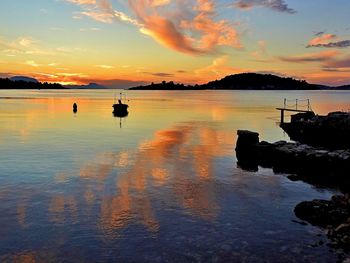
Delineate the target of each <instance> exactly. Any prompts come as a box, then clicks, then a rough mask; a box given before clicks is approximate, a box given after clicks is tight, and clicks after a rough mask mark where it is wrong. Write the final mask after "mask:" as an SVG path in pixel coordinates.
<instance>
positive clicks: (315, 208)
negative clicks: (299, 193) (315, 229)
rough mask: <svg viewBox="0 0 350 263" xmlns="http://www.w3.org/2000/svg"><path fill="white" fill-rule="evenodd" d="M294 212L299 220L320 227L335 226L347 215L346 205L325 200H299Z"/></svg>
mask: <svg viewBox="0 0 350 263" xmlns="http://www.w3.org/2000/svg"><path fill="white" fill-rule="evenodd" d="M294 213H295V215H296V216H297V217H298V218H300V219H301V220H304V221H307V222H309V223H310V224H312V225H316V226H321V227H326V226H328V225H331V226H337V225H339V224H341V223H342V222H343V221H344V220H346V219H347V216H348V211H347V207H346V206H338V205H337V203H334V202H332V201H326V200H313V201H310V202H307V201H305V202H301V203H300V204H298V205H297V206H296V207H295V209H294Z"/></svg>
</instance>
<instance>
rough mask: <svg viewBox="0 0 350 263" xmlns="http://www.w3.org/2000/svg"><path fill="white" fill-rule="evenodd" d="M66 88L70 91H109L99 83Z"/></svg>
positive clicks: (67, 86)
mask: <svg viewBox="0 0 350 263" xmlns="http://www.w3.org/2000/svg"><path fill="white" fill-rule="evenodd" d="M64 87H66V88H68V89H107V87H105V86H102V85H100V84H97V83H89V84H87V85H65V86H64Z"/></svg>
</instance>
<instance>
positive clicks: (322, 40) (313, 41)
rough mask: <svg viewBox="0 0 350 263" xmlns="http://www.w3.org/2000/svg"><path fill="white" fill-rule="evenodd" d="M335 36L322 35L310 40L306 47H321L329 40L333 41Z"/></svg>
mask: <svg viewBox="0 0 350 263" xmlns="http://www.w3.org/2000/svg"><path fill="white" fill-rule="evenodd" d="M336 37H337V36H336V35H333V34H324V35H321V36H318V37H315V38H313V39H311V40H310V41H309V43H308V45H307V46H308V47H312V46H316V45H322V44H326V43H328V42H329V41H330V40H332V39H335V38H336Z"/></svg>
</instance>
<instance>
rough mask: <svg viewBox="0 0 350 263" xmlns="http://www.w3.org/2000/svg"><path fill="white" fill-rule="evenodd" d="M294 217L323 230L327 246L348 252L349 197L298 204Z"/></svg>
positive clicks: (349, 249) (349, 230)
mask: <svg viewBox="0 0 350 263" xmlns="http://www.w3.org/2000/svg"><path fill="white" fill-rule="evenodd" d="M294 213H295V215H296V216H297V217H298V218H299V219H301V220H303V221H306V222H308V223H310V224H312V225H314V226H318V227H321V228H323V229H325V232H326V235H327V237H328V238H329V239H330V243H329V246H330V247H333V248H335V249H337V248H340V249H343V250H344V251H345V252H347V253H349V252H350V195H349V194H344V195H334V196H333V197H332V199H331V200H318V199H316V200H313V201H305V202H301V203H300V204H298V205H297V206H296V207H295V209H294Z"/></svg>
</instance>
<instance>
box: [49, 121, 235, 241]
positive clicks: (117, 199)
mask: <svg viewBox="0 0 350 263" xmlns="http://www.w3.org/2000/svg"><path fill="white" fill-rule="evenodd" d="M233 140H234V139H233V136H232V134H231V133H227V132H224V131H217V130H216V129H215V128H208V127H206V124H205V125H203V123H202V124H201V123H195V122H193V123H186V124H183V125H179V126H176V127H174V128H171V129H164V130H160V131H158V132H156V133H155V136H154V138H153V139H151V140H147V141H144V142H143V143H141V144H140V146H139V148H138V150H137V151H136V152H134V153H133V152H126V151H123V152H120V153H104V154H101V155H99V156H97V158H96V159H95V160H93V161H91V162H88V163H86V164H85V165H84V166H82V167H81V169H80V172H79V175H80V178H81V179H82V181H81V184H82V185H80V186H83V187H85V188H86V190H84V193H85V194H84V200H85V202H86V205H88V206H93V205H94V203H95V202H96V200H97V199H96V198H97V196H101V204H100V213H101V215H100V221H99V223H98V225H99V227H100V229H101V230H102V231H103V233H104V234H105V235H106V236H110V237H112V236H113V233H114V232H113V231H115V230H118V229H122V228H124V227H126V226H127V225H129V224H130V223H131V222H139V223H140V224H142V225H144V226H145V227H146V228H147V229H148V230H149V231H151V232H156V231H157V230H158V228H159V225H160V223H159V222H158V220H157V218H156V217H155V213H154V208H153V201H154V200H152V192H153V191H154V190H155V188H158V187H167V188H170V189H171V191H172V193H171V197H170V200H164V201H165V202H169V204H174V202H175V204H177V206H180V207H183V208H185V209H186V210H187V211H188V212H189V213H190V214H192V215H194V216H199V217H202V218H204V219H207V220H212V219H214V218H215V216H216V215H217V212H218V211H219V206H218V204H217V201H216V198H215V168H214V162H215V158H218V157H220V156H222V157H223V156H227V155H232V154H233V153H232V151H233V150H232V149H227V148H225V147H223V144H226V145H232V144H233ZM119 169H123V170H126V172H124V173H122V174H120V175H119V176H117V177H115V185H114V188H115V194H113V195H111V196H109V195H108V194H105V192H104V189H105V187H106V182H107V180H108V178H110V176H111V174H112V173H113V171H115V170H117V172H118V171H119ZM158 198H161V199H162V198H168V199H169V197H163V196H158ZM67 207H68V208H69V207H70V210H71V212H70V214H71V216H73V215H74V214H75V213H76V210H77V207H76V202H75V199H74V198H72V197H65V196H63V195H58V196H55V197H54V198H53V199H52V200H51V204H50V207H49V213H50V215H51V216H50V218H51V220H52V222H55V223H62V222H64V221H65V220H66V219H67V218H66V217H67V213H66V212H67V211H66V210H67ZM68 215H69V213H68ZM73 217H74V216H73Z"/></svg>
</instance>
